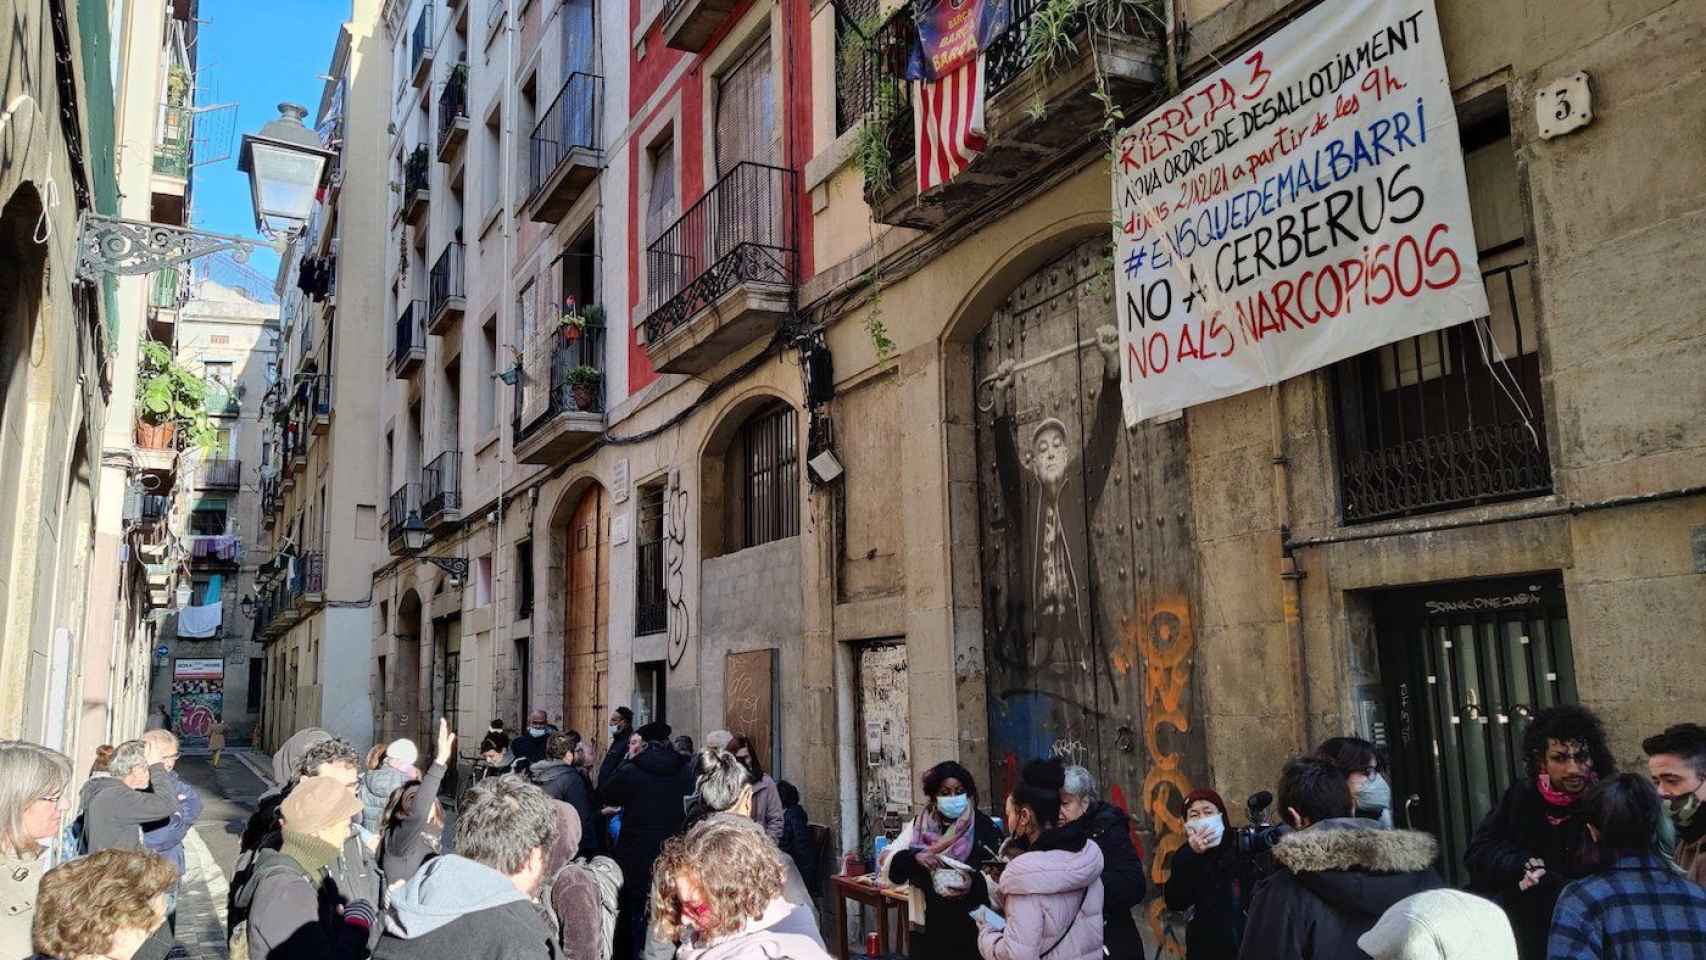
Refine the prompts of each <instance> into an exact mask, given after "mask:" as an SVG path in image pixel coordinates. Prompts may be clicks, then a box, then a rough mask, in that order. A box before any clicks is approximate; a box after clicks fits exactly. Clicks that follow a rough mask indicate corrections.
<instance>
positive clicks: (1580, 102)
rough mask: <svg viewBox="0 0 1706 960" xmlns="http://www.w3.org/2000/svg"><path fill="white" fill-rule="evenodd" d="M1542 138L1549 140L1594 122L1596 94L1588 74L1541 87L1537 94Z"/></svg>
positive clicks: (1536, 100)
mask: <svg viewBox="0 0 1706 960" xmlns="http://www.w3.org/2000/svg"><path fill="white" fill-rule="evenodd" d="M1534 117H1535V120H1536V121H1537V122H1538V124H1539V126H1540V139H1542V140H1550V139H1552V138H1553V137H1558V136H1563V135H1564V134H1566V133H1569V132H1570V131H1572V130H1580V129H1581V128H1582V127H1585V126H1587V125H1588V124H1589V123H1592V122H1593V93H1592V92H1591V91H1590V90H1589V89H1588V75H1587V74H1586V73H1581V72H1577V73H1572V74H1570V75H1569V76H1567V77H1563V78H1560V79H1558V80H1554V81H1552V82H1551V83H1548V84H1546V85H1545V86H1543V87H1541V88H1540V89H1539V91H1537V92H1536V93H1535V95H1534Z"/></svg>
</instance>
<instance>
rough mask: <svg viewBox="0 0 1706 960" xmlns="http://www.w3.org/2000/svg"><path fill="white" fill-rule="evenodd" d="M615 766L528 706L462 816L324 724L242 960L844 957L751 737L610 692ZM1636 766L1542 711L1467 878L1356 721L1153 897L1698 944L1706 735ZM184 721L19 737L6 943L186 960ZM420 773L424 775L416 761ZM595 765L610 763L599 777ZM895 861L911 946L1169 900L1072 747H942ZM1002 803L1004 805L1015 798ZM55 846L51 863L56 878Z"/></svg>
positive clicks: (1668, 733) (1442, 937) (1420, 944)
mask: <svg viewBox="0 0 1706 960" xmlns="http://www.w3.org/2000/svg"><path fill="white" fill-rule="evenodd" d="M607 733H608V734H609V736H610V739H611V746H610V748H609V749H608V750H607V751H606V752H605V753H604V754H603V756H602V758H600V757H599V756H598V753H597V752H596V750H595V749H594V747H593V744H592V743H591V742H590V741H589V740H587V739H585V738H583V737H582V736H581V735H580V734H579V733H578V732H576V731H573V730H569V731H559V730H556V729H555V728H554V727H552V726H551V725H550V724H549V722H548V720H547V718H546V717H545V716H544V715H542V714H538V713H535V714H534V715H532V716H530V717H529V718H528V724H527V729H526V731H525V732H524V733H522V734H520V735H518V736H515V737H510V736H508V735H507V733H506V732H505V730H504V728H503V725H502V724H501V723H496V722H494V724H493V725H492V729H491V730H490V731H489V732H488V734H487V736H486V737H485V739H484V740H483V742H482V743H481V757H482V764H481V771H480V773H481V774H482V776H481V777H480V779H479V780H478V782H476V783H474V784H473V785H472V786H471V787H470V788H468V789H467V790H466V792H465V793H464V795H463V797H462V799H461V801H460V803H459V804H457V805H456V808H455V810H454V816H453V817H452V816H448V815H447V811H446V808H445V804H444V801H443V799H442V798H441V793H442V792H443V791H445V790H446V789H448V788H447V783H446V781H447V780H451V781H452V782H453V775H452V771H453V770H454V769H455V768H456V760H457V754H456V736H455V734H454V732H453V731H452V730H451V729H450V726H449V724H448V723H447V722H446V721H444V720H440V721H439V723H438V727H437V730H436V736H435V738H434V742H433V743H432V744H431V746H432V748H433V752H432V754H431V756H430V759H429V758H427V757H424V756H423V755H422V754H421V751H420V749H419V748H418V747H417V746H416V744H414V743H413V742H412V741H409V740H407V739H403V740H396V741H393V742H391V743H389V744H385V745H382V746H380V747H376V748H375V749H374V750H372V751H371V752H370V753H369V754H368V755H367V756H366V757H365V758H363V757H360V756H358V755H357V753H356V751H355V750H354V748H353V747H352V746H351V745H350V744H348V743H346V742H345V741H343V740H341V739H338V738H337V737H334V736H333V735H332V734H330V733H328V732H326V731H324V730H319V729H308V730H303V731H300V732H298V733H297V734H296V735H294V736H292V737H291V738H290V739H289V740H288V741H286V742H285V744H284V745H283V746H282V747H281V748H280V749H279V750H278V751H277V752H276V753H275V754H274V755H273V758H272V766H273V773H274V779H275V782H276V783H277V784H278V786H277V787H276V788H274V789H273V790H271V791H270V792H269V793H267V794H266V795H264V796H262V797H261V798H260V800H259V801H258V802H257V804H256V810H255V812H254V814H253V816H252V817H251V818H250V820H249V822H248V824H247V825H246V827H245V829H244V831H243V835H242V840H241V854H240V855H239V858H238V861H237V863H236V865H235V868H234V876H233V879H232V882H231V884H230V895H229V902H228V904H227V915H228V927H227V931H226V933H227V942H228V947H229V954H230V956H231V958H232V960H298V958H300V960H310V958H312V960H368V958H373V960H403V958H417V960H463V958H476V960H478V958H491V960H499V958H502V960H558V958H562V960H642V958H643V960H669V958H678V960H760V958H764V960H779V958H791V960H827V958H828V957H829V956H830V955H831V953H832V952H839V951H838V950H835V951H832V947H836V946H838V945H835V944H833V942H832V941H833V938H828V939H826V937H825V936H824V927H823V923H822V919H821V917H820V915H819V910H820V905H819V902H818V897H820V896H821V895H822V894H823V893H824V892H825V891H824V890H823V883H822V878H823V875H824V873H825V872H826V870H827V865H826V864H824V863H823V862H822V856H821V853H820V852H819V850H818V849H817V845H816V844H814V843H813V842H812V840H811V835H810V834H811V831H810V828H809V827H808V824H807V817H806V813H805V810H804V808H803V807H802V806H801V805H800V797H799V791H798V790H797V789H795V788H794V787H793V785H792V784H789V783H787V782H786V781H779V780H775V779H774V778H772V777H771V776H769V775H768V774H766V773H765V772H764V770H763V765H762V762H761V760H762V758H761V755H760V753H759V751H758V750H757V749H756V748H755V744H754V742H753V740H752V739H751V738H749V737H746V736H743V735H737V734H731V733H729V732H726V731H712V732H711V733H710V734H708V735H707V736H706V737H705V746H704V747H703V748H702V749H695V747H694V745H693V743H692V741H691V740H690V739H688V738H685V737H682V736H673V735H672V734H673V731H672V730H671V729H670V727H669V725H668V724H667V723H663V722H661V721H656V722H652V723H648V724H645V725H642V726H640V727H638V728H637V729H636V728H634V727H633V717H632V714H631V713H630V712H629V711H628V710H627V709H626V708H618V709H617V710H616V711H614V712H613V713H612V714H611V716H610V718H609V727H608V729H607ZM1643 749H1644V751H1645V753H1646V760H1647V770H1646V771H1645V772H1644V773H1633V772H1623V773H1619V772H1618V770H1617V767H1616V765H1615V763H1614V761H1613V758H1612V756H1611V753H1610V751H1609V749H1608V747H1607V745H1606V738H1605V733H1604V730H1603V728H1602V726H1601V724H1600V722H1599V720H1598V719H1597V718H1596V717H1595V716H1594V715H1593V714H1592V713H1591V712H1589V711H1588V710H1586V709H1584V708H1582V707H1577V706H1563V707H1555V708H1552V709H1549V710H1544V711H1542V712H1540V713H1539V714H1537V715H1536V716H1535V717H1534V718H1533V719H1532V721H1531V722H1530V724H1529V726H1528V728H1527V729H1526V731H1525V732H1524V740H1523V750H1524V754H1525V758H1526V760H1527V776H1525V777H1522V778H1520V779H1518V780H1517V781H1516V782H1515V783H1514V784H1513V785H1512V786H1511V787H1510V788H1509V790H1507V791H1506V793H1505V794H1504V796H1503V797H1502V798H1500V800H1499V802H1498V803H1497V804H1496V806H1494V808H1493V809H1492V810H1491V812H1490V813H1489V814H1488V815H1487V816H1486V817H1485V819H1484V820H1483V821H1482V823H1481V824H1480V826H1479V828H1478V829H1477V830H1476V831H1475V833H1474V837H1473V839H1472V840H1471V841H1470V843H1469V845H1468V849H1467V850H1466V851H1464V855H1463V862H1464V863H1465V864H1466V865H1467V869H1468V873H1469V877H1470V883H1469V885H1468V886H1469V889H1467V890H1458V889H1452V888H1450V887H1448V886H1447V885H1446V883H1445V881H1444V879H1443V878H1442V876H1441V873H1440V872H1439V864H1440V860H1441V858H1440V850H1439V847H1438V842H1437V840H1436V839H1435V838H1434V837H1433V836H1432V835H1430V834H1428V833H1424V832H1420V831H1415V830H1410V829H1395V828H1394V827H1393V824H1392V816H1391V801H1390V786H1389V785H1388V783H1387V781H1386V777H1385V772H1384V764H1383V762H1382V758H1381V757H1380V755H1379V753H1378V751H1377V750H1376V749H1375V747H1374V745H1373V744H1370V743H1368V742H1366V741H1362V740H1358V739H1356V738H1349V737H1339V738H1334V739H1332V740H1329V741H1327V742H1326V743H1324V744H1322V745H1321V747H1320V748H1319V749H1317V750H1316V751H1315V752H1314V753H1313V754H1311V755H1309V756H1303V757H1297V758H1294V759H1292V760H1290V761H1288V762H1287V763H1286V764H1285V766H1284V768H1283V769H1282V770H1281V772H1280V775H1279V780H1278V783H1277V785H1276V789H1275V797H1274V806H1275V807H1276V808H1277V810H1278V812H1279V816H1280V818H1281V819H1282V821H1283V822H1282V823H1280V824H1273V825H1268V824H1265V823H1261V822H1255V823H1251V824H1249V825H1246V826H1243V827H1236V828H1235V827H1233V826H1232V825H1231V823H1230V819H1231V818H1230V815H1229V811H1228V809H1227V805H1226V803H1225V802H1224V801H1223V800H1222V799H1221V797H1220V796H1219V795H1218V794H1217V793H1215V792H1214V791H1213V790H1208V789H1203V790H1197V791H1194V792H1192V793H1190V794H1189V795H1188V796H1186V797H1185V798H1184V808H1183V810H1182V813H1183V822H1184V832H1185V836H1186V841H1185V843H1184V845H1183V846H1182V847H1180V848H1179V849H1178V850H1176V851H1174V853H1173V855H1172V857H1171V862H1170V871H1169V873H1168V877H1167V880H1166V882H1165V883H1164V884H1163V885H1162V888H1161V890H1159V891H1158V893H1159V894H1160V895H1161V896H1162V897H1163V898H1164V902H1165V905H1166V907H1167V908H1169V909H1170V910H1172V911H1176V912H1177V913H1179V914H1183V915H1184V916H1185V918H1186V925H1185V939H1184V943H1183V945H1182V948H1183V951H1184V952H1185V955H1186V956H1187V957H1188V958H1189V960H1217V958H1226V960H1234V958H1236V960H1253V958H1337V957H1360V956H1366V957H1375V958H1402V960H1419V958H1476V960H1482V958H1485V960H1505V958H1512V960H1517V958H1520V960H1539V958H1546V957H1550V958H1564V957H1571V958H1573V957H1600V958H1619V960H1634V958H1640V957H1658V956H1663V957H1695V958H1706V888H1702V886H1701V880H1702V878H1703V876H1706V814H1702V813H1701V812H1700V807H1701V803H1702V801H1703V800H1706V727H1701V726H1699V725H1696V724H1679V725H1676V726H1673V727H1670V728H1668V729H1666V730H1664V731H1662V732H1661V733H1659V734H1656V735H1654V736H1652V737H1649V738H1648V739H1647V740H1645V741H1644V742H1643ZM178 756H179V750H178V739H177V737H176V736H174V735H173V733H172V732H171V731H170V730H169V729H166V728H164V727H161V728H158V729H152V730H149V731H148V732H147V733H146V734H144V735H143V736H142V737H141V738H139V739H137V740H132V741H127V742H124V743H120V744H117V745H115V746H111V747H102V748H101V749H100V750H99V751H98V752H97V755H96V759H95V765H94V768H93V769H92V770H91V771H90V772H89V776H88V778H87V780H86V781H85V782H84V783H83V785H82V787H81V789H80V791H79V792H78V795H77V797H76V801H77V802H76V804H75V811H76V815H75V816H74V817H71V818H69V819H68V818H66V817H65V813H66V812H68V811H69V810H70V809H72V805H71V803H70V802H69V800H70V798H69V797H67V796H66V791H67V790H69V789H70V787H71V785H72V784H73V782H74V780H75V778H74V776H73V771H72V769H71V764H70V762H69V761H68V760H67V759H66V758H65V757H64V756H62V755H60V754H58V753H56V752H55V751H52V750H49V749H46V748H44V747H41V746H37V745H34V744H30V743H25V742H20V741H8V742H0V857H4V859H5V863H4V864H0V866H3V867H4V870H3V871H0V960H21V958H26V957H48V958H58V960H85V958H87V960H97V958H104V960H178V958H185V957H187V956H188V954H187V952H186V951H185V950H184V948H183V947H182V946H180V945H179V944H178V943H177V942H176V940H175V932H174V931H175V924H174V920H173V914H174V909H175V901H176V896H177V893H178V889H179V886H180V884H181V883H182V882H183V876H184V873H185V856H184V847H183V844H184V840H185V838H186V836H187V833H188V831H189V829H190V827H191V826H192V825H193V824H194V822H195V819H196V817H197V815H198V814H199V813H200V810H201V806H202V801H201V798H200V797H199V796H198V795H197V793H196V791H195V790H194V789H193V788H192V787H191V786H189V785H188V784H187V783H185V782H184V781H183V780H182V779H180V778H179V777H178V776H177V775H176V772H175V766H176V763H177V760H178ZM423 765H424V766H423ZM595 765H596V768H595ZM922 787H923V796H924V801H923V805H922V809H920V810H919V811H918V812H917V814H916V816H914V817H913V818H912V820H911V821H910V822H907V823H906V824H905V825H904V826H903V828H902V829H901V830H900V832H899V835H898V836H896V837H895V838H894V839H893V840H892V842H889V843H887V845H886V847H885V848H884V849H883V850H882V852H881V854H880V856H879V857H878V858H877V861H876V864H875V869H876V872H877V875H878V876H879V877H880V878H881V879H882V880H884V881H886V882H887V883H889V884H892V885H894V886H896V887H898V888H900V889H902V890H903V891H905V894H906V896H907V897H908V899H909V901H910V903H909V906H910V910H909V917H910V920H911V922H912V924H913V925H914V930H913V932H912V934H911V937H910V953H911V955H912V956H914V957H918V958H937V957H941V958H949V960H952V958H967V960H970V958H974V957H977V958H982V960H1042V958H1049V960H1096V958H1100V957H1112V958H1115V960H1135V958H1138V957H1142V956H1143V955H1144V948H1143V939H1142V937H1141V936H1140V931H1139V924H1138V922H1137V918H1136V910H1137V909H1138V907H1139V906H1140V904H1141V903H1142V902H1143V901H1144V900H1145V899H1146V897H1147V896H1148V894H1149V893H1150V891H1149V890H1148V889H1147V884H1146V879H1145V878H1146V870H1145V866H1144V862H1143V858H1142V855H1141V853H1140V851H1139V847H1138V845H1137V843H1136V831H1135V829H1134V825H1133V822H1132V820H1131V819H1130V817H1128V816H1127V815H1126V813H1125V812H1124V811H1122V810H1120V809H1119V808H1118V807H1115V806H1113V805H1112V804H1109V803H1107V802H1104V801H1103V800H1101V799H1100V798H1099V796H1098V791H1097V784H1096V781H1095V779H1094V777H1093V776H1092V775H1091V773H1090V772H1089V771H1088V770H1086V769H1085V768H1083V767H1078V766H1067V765H1064V764H1062V762H1061V761H1059V760H1054V759H1050V760H1034V761H1031V762H1029V763H1027V764H1025V765H1024V766H1023V768H1022V769H1021V770H1020V771H1019V772H1018V776H1017V778H1016V781H1015V782H1014V783H1013V784H1012V786H1011V788H1010V790H1009V792H1008V794H1007V796H1005V797H1004V798H1002V799H1001V802H1000V804H999V806H997V805H996V804H995V803H993V802H991V803H990V804H987V805H985V804H982V803H980V795H979V791H978V785H977V782H976V779H975V778H974V776H973V775H972V774H971V772H970V771H969V770H967V769H966V768H965V767H963V766H961V765H959V764H957V763H954V762H945V763H940V764H937V765H936V766H934V767H932V768H930V769H929V770H928V771H926V772H925V773H924V775H923V777H922ZM996 811H998V812H999V813H1000V816H999V817H997V816H994V815H992V814H993V812H996ZM50 863H57V865H54V866H52V867H51V869H48V866H49V864H50Z"/></svg>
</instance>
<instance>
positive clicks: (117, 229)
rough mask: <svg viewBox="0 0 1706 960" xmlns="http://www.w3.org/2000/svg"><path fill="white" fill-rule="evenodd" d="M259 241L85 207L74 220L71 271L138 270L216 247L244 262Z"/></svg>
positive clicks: (91, 275)
mask: <svg viewBox="0 0 1706 960" xmlns="http://www.w3.org/2000/svg"><path fill="white" fill-rule="evenodd" d="M259 243H260V241H257V240H255V239H253V238H250V237H238V236H232V235H230V234H224V233H208V232H206V231H204V230H192V229H189V228H188V227H174V226H170V225H168V224H163V223H149V222H147V221H143V220H126V219H124V218H122V217H109V216H104V215H102V214H98V213H85V214H83V215H82V216H81V217H80V218H78V221H77V276H78V278H79V279H83V280H88V281H92V282H93V281H98V280H100V279H101V277H102V275H104V274H111V275H114V276H138V275H141V274H148V273H153V272H155V271H157V270H162V269H165V268H167V267H172V266H176V265H177V264H180V263H187V262H189V261H191V260H194V259H196V258H198V257H205V256H207V255H208V254H210V253H218V252H220V251H222V250H229V251H231V255H232V257H233V258H235V259H236V260H237V261H238V262H239V263H242V262H247V261H248V259H249V254H251V253H253V252H254V250H255V247H256V246H258V245H259Z"/></svg>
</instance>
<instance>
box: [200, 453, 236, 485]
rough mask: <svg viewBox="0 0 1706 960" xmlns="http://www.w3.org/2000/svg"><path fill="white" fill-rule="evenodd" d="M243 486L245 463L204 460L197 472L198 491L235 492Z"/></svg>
mask: <svg viewBox="0 0 1706 960" xmlns="http://www.w3.org/2000/svg"><path fill="white" fill-rule="evenodd" d="M242 484H243V461H241V460H203V461H202V462H201V469H199V470H197V471H196V478H195V485H196V489H198V490H235V489H237V488H238V487H240V486H242Z"/></svg>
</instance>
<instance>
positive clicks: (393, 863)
mask: <svg viewBox="0 0 1706 960" xmlns="http://www.w3.org/2000/svg"><path fill="white" fill-rule="evenodd" d="M437 747H438V752H437V753H435V754H434V755H433V760H432V767H431V768H430V769H428V770H427V775H426V779H424V780H411V781H409V782H408V783H405V784H403V785H402V786H400V787H398V788H397V789H395V790H393V791H392V792H391V798H390V799H389V800H388V801H386V803H385V810H384V815H383V817H382V818H381V833H380V835H379V869H380V871H381V872H383V873H384V874H385V884H386V886H387V887H388V888H389V889H392V890H395V889H397V888H398V887H400V886H402V885H403V884H404V883H406V882H407V881H408V879H409V878H410V877H412V876H414V875H415V871H417V870H419V869H420V868H421V864H423V863H425V862H427V861H428V860H430V859H432V858H433V857H436V856H438V853H439V845H440V843H441V841H442V840H443V837H444V812H443V809H442V808H441V807H440V806H439V803H438V788H439V786H440V785H441V784H443V783H444V774H445V771H447V770H448V769H449V765H450V762H451V761H452V760H454V759H455V758H456V734H455V733H453V732H451V729H450V721H448V720H446V719H445V718H443V717H440V718H439V719H438V744H437ZM364 802H365V801H364Z"/></svg>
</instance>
